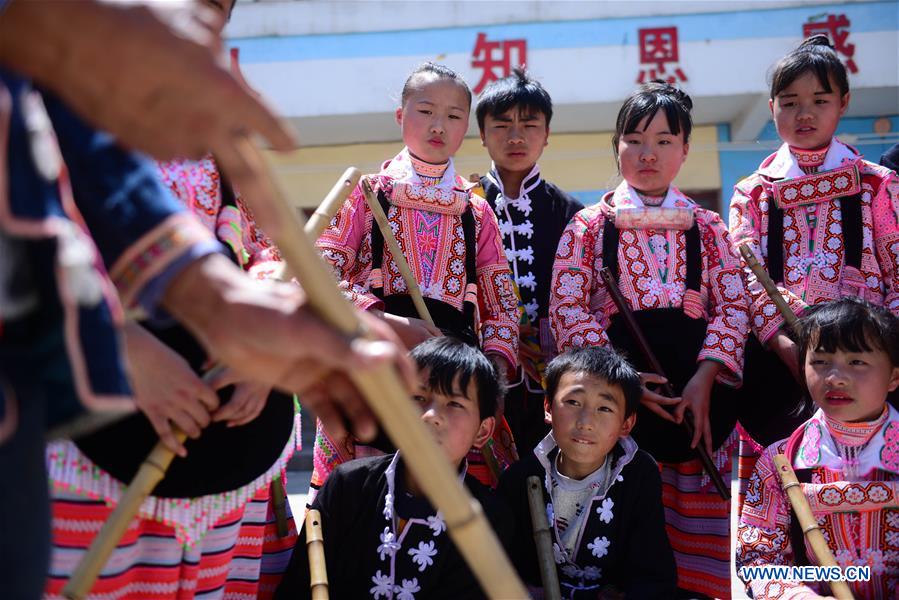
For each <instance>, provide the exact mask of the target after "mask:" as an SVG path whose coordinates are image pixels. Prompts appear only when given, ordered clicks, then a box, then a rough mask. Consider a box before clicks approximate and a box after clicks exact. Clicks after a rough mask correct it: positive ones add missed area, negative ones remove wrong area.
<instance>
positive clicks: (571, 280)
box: [556, 273, 585, 298]
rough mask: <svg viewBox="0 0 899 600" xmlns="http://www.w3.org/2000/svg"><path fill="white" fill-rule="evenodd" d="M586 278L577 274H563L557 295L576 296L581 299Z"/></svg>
mask: <svg viewBox="0 0 899 600" xmlns="http://www.w3.org/2000/svg"><path fill="white" fill-rule="evenodd" d="M584 283H585V281H584V276H583V275H581V274H575V273H562V274H561V275H560V276H559V284H558V286H557V287H556V294H557V295H559V296H563V297H565V296H575V297H578V298H579V297H580V296H581V295H582V294H583V291H582V290H583V287H584Z"/></svg>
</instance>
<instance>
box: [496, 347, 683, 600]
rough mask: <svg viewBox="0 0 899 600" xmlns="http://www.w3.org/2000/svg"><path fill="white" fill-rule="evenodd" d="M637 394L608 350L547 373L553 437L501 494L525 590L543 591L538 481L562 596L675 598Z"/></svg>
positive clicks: (567, 357) (566, 358)
mask: <svg viewBox="0 0 899 600" xmlns="http://www.w3.org/2000/svg"><path fill="white" fill-rule="evenodd" d="M641 394H642V389H641V385H640V375H639V374H638V373H637V371H636V370H634V368H633V367H631V366H630V365H629V364H628V363H627V361H625V360H624V359H623V358H622V357H621V356H620V355H619V354H617V353H616V352H614V351H613V350H611V349H609V348H604V347H591V348H579V349H577V350H573V351H570V352H567V353H565V354H562V355H560V356H558V357H556V358H555V359H554V360H553V361H552V362H551V363H550V364H549V366H548V367H547V370H546V398H547V399H546V402H545V410H546V420H547V421H548V422H549V423H550V425H551V426H552V431H551V432H550V433H549V434H548V435H547V436H546V437H545V438H544V439H543V441H542V442H540V443H539V444H538V445H537V447H536V448H535V449H534V452H533V454H532V455H529V456H526V457H524V458H522V460H521V462H519V463H516V464H515V465H512V466H511V467H510V468H509V470H508V471H506V473H505V474H504V475H503V477H502V479H501V480H500V485H499V490H498V493H499V495H500V497H501V498H503V499H504V500H505V501H506V503H507V504H508V505H509V507H510V509H511V511H512V514H513V517H514V518H515V519H516V523H515V526H516V532H515V536H514V537H513V539H512V540H511V541H510V546H511V547H512V548H513V549H514V550H513V552H512V556H511V558H512V561H513V562H514V563H515V566H516V568H517V569H518V572H519V574H520V575H521V577H522V578H523V579H524V580H525V583H526V584H527V585H529V586H534V587H536V588H539V587H540V586H541V582H540V571H539V569H538V566H537V565H538V562H537V550H536V547H535V543H534V538H533V533H532V527H531V518H530V515H529V513H528V502H527V492H526V480H527V478H528V477H529V476H531V475H537V476H538V478H539V479H540V481H541V482H544V490H543V496H544V500H545V501H546V503H547V504H546V511H547V516H548V518H549V519H550V521H551V523H550V525H551V529H552V536H553V555H554V558H555V561H556V566H557V569H558V572H559V583H560V585H561V588H562V590H561V591H562V597H563V598H591V599H595V598H597V597H600V598H611V597H615V598H617V597H621V595H622V594H623V595H624V597H626V598H641V599H642V598H666V599H667V598H673V597H675V595H676V588H677V574H676V570H675V565H674V555H673V554H672V552H671V546H670V544H669V543H668V536H667V534H666V533H665V518H664V514H663V512H662V497H661V495H662V482H661V478H660V477H659V470H658V466H657V465H656V463H655V461H654V460H653V459H652V457H651V456H650V455H649V454H647V453H646V452H644V451H642V450H640V449H638V448H637V444H636V443H635V442H634V440H633V439H631V437H630V436H629V435H628V434H629V433H630V431H631V429H632V428H633V426H634V423H635V421H636V418H637V415H636V411H637V406H638V405H639V402H640V396H641ZM532 591H534V592H536V593H537V594H538V597H539V589H538V590H532Z"/></svg>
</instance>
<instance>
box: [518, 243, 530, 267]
mask: <svg viewBox="0 0 899 600" xmlns="http://www.w3.org/2000/svg"><path fill="white" fill-rule="evenodd" d="M518 260H523V261H525V262H526V263H528V264H531V263H533V262H534V249H533V248H532V247H531V246H528V247H527V248H522V249H521V250H519V251H518Z"/></svg>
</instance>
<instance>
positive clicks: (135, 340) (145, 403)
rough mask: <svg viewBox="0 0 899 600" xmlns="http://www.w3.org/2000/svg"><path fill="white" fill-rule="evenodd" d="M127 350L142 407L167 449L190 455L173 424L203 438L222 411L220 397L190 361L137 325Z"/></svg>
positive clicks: (130, 328)
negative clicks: (212, 415) (213, 414)
mask: <svg viewBox="0 0 899 600" xmlns="http://www.w3.org/2000/svg"><path fill="white" fill-rule="evenodd" d="M125 348H126V352H127V357H128V363H129V367H130V368H129V371H130V375H131V385H132V388H133V389H134V396H135V401H136V403H137V406H138V408H140V410H141V411H142V412H143V413H144V414H145V415H146V416H147V419H149V421H150V424H151V425H152V426H153V429H154V430H156V433H157V434H159V439H160V440H162V442H163V443H164V444H165V445H166V447H168V448H169V449H171V450H172V451H173V452H175V454H177V455H178V456H181V457H184V456H187V450H186V449H185V447H184V444H182V443H181V442H180V441H178V438H177V437H176V436H175V432H174V430H173V428H172V425H173V424H174V425H175V426H176V427H178V428H179V429H181V431H183V432H184V433H186V434H187V435H188V436H190V437H192V438H197V437H199V436H200V433H201V431H202V429H203V428H204V427H206V426H207V425H209V421H210V416H209V413H210V411H213V410H215V409H216V408H218V404H219V399H218V396H217V395H216V394H215V392H214V391H213V390H212V388H211V387H210V386H208V385H206V384H205V383H203V381H202V380H201V379H200V378H199V377H197V375H196V374H195V373H194V372H193V370H192V369H191V368H190V365H188V364H187V361H185V360H184V359H183V358H182V357H181V356H179V355H178V354H177V353H176V352H175V351H174V350H172V349H171V348H169V347H168V346H166V345H165V344H163V343H162V342H161V341H159V340H158V339H156V337H154V336H153V335H152V334H151V333H150V332H148V331H147V330H146V329H144V328H143V327H141V326H140V325H138V324H137V323H128V324H127V325H126V326H125Z"/></svg>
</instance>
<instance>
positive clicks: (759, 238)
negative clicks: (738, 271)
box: [730, 176, 806, 343]
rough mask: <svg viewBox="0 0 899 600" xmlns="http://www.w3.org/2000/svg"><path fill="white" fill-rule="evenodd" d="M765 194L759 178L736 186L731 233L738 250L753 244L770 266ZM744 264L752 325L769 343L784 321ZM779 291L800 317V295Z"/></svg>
mask: <svg viewBox="0 0 899 600" xmlns="http://www.w3.org/2000/svg"><path fill="white" fill-rule="evenodd" d="M762 193H763V191H762V186H761V184H760V183H759V181H758V178H757V177H756V176H752V177H749V178H747V179H744V180H743V181H741V182H740V183H738V184H737V185H736V187H735V188H734V196H733V198H732V199H731V201H730V234H731V238H732V241H733V245H734V248H737V249H738V248H739V247H740V246H742V245H743V244H749V248H750V249H751V250H752V251H753V252H754V253H755V255H756V257H757V258H758V259H759V262H760V263H761V264H762V266H763V267H767V262H766V257H767V254H768V252H767V249H768V239H767V238H768V236H767V235H762V229H763V226H764V225H765V224H764V223H763V212H766V211H767V209H768V200H767V199H766V198H764V197H762ZM765 229H767V227H765ZM763 249H764V252H763V251H762V250H763ZM741 263H742V264H743V280H744V283H745V285H746V294H747V296H748V301H749V316H750V318H751V319H752V320H751V323H750V324H751V326H752V329H753V331H755V333H756V336H758V339H759V340H760V341H761V342H762V343H765V342H767V341H768V340H769V339H771V338H772V337H773V336H774V334H775V333H777V331H778V329H780V327H781V326H782V325H783V323H784V319H783V317H782V316H781V315H780V312H779V311H778V310H777V306H775V304H774V302H772V301H771V299H770V298H769V297H768V294H767V293H766V292H765V289H764V288H763V287H762V284H761V283H759V281H758V279H757V278H756V276H755V274H754V273H753V272H752V270H751V269H750V268H749V267H748V266H747V265H746V264H745V263H743V261H742V259H741ZM778 289H779V290H780V293H781V294H782V295H783V297H784V298H785V299H786V301H787V303H789V305H790V308H792V309H793V312H795V313H796V314H800V313H801V312H802V311H803V310H804V309H805V307H806V304H805V302H803V301H802V299H800V298H799V297H798V296H796V295H795V294H793V293H792V292H790V291H789V290H787V289H786V288H784V287H783V286H778Z"/></svg>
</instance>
